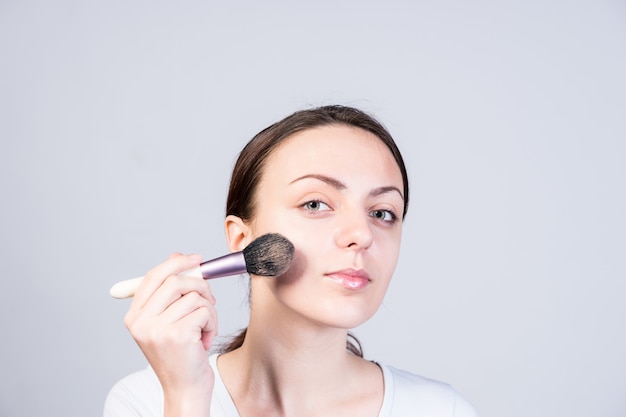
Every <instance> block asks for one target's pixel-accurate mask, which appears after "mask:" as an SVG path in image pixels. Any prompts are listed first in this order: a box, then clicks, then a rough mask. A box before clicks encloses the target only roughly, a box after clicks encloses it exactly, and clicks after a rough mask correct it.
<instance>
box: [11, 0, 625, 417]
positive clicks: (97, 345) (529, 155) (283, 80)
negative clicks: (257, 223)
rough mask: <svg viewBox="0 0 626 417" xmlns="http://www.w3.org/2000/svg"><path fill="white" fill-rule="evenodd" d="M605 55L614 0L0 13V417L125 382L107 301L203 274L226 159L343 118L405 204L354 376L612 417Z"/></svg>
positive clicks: (620, 396) (620, 19) (571, 416)
mask: <svg viewBox="0 0 626 417" xmlns="http://www.w3.org/2000/svg"><path fill="white" fill-rule="evenodd" d="M625 41H626V5H625V3H624V2H623V1H598V0H595V1H594V0H589V1H538V0H531V1H519V2H506V1H485V0H481V1H460V0H459V1H452V0H447V1H446V0H444V1H434V0H433V1H415V2H409V1H387V2H384V3H383V2H374V1H356V0H351V1H343V2H341V1H336V2H330V1H316V2H288V1H276V0H267V1H264V2H248V3H244V2H219V3H218V2H200V1H179V2H174V1H119V0H114V1H99V2H94V1H56V2H46V1H36V0H35V1H19V2H18V1H10V0H2V1H0V138H1V141H2V142H1V143H2V147H1V150H0V189H1V195H0V198H1V205H0V210H1V211H0V236H1V238H0V239H1V241H0V244H1V247H0V297H1V298H0V338H1V339H0V415H1V416H2V417H13V416H39V415H53V416H66V417H72V416H76V417H79V416H80V417H83V416H89V415H100V413H101V409H102V403H103V401H104V397H105V395H106V392H107V390H108V389H109V388H110V387H111V385H112V384H113V383H114V382H115V381H116V380H118V379H119V378H121V377H122V376H124V375H126V374H128V373H130V372H132V371H135V370H137V369H140V368H142V367H143V366H145V360H144V359H143V357H142V355H141V353H140V352H139V349H138V348H137V347H136V346H135V344H134V342H133V341H132V339H131V338H130V336H129V335H128V334H127V332H126V330H125V328H124V326H123V323H122V319H123V316H124V313H125V311H126V309H127V307H128V302H127V301H118V300H113V299H111V298H110V297H109V296H108V289H109V287H110V285H111V284H113V283H114V282H116V281H117V280H120V279H123V278H127V277H131V276H135V275H141V274H143V273H144V272H145V271H146V269H147V268H149V267H151V266H152V265H153V264H155V263H157V262H159V261H161V260H162V259H163V258H165V257H166V256H167V255H168V254H169V253H170V252H173V251H182V252H200V253H202V254H203V255H204V256H205V257H207V258H209V257H215V256H218V255H221V254H223V253H224V252H225V250H226V245H225V243H224V233H223V230H222V218H223V206H224V200H225V193H226V185H227V182H228V178H229V175H230V168H231V167H232V164H233V162H234V159H235V157H236V154H237V152H238V151H239V150H240V148H241V147H242V146H243V145H244V143H245V142H246V141H247V140H248V139H249V138H250V137H252V136H253V135H254V134H255V133H256V132H257V131H259V130H261V129H262V128H264V127H265V126H267V125H268V124H270V123H271V122H274V121H276V120H278V119H280V118H282V117H283V116H285V115H287V114H289V113H291V112H292V111H294V110H297V109H301V108H306V107H309V106H312V105H321V104H328V103H342V104H349V105H354V106H358V107H361V108H363V109H364V110H366V111H368V112H372V113H374V114H375V115H376V116H377V117H379V118H380V119H381V120H382V121H383V122H384V123H385V124H386V125H387V127H388V128H389V129H390V130H391V132H392V134H393V135H394V136H395V137H396V139H397V141H398V143H399V145H400V147H401V149H402V150H403V152H404V155H405V158H406V160H407V163H408V165H409V173H410V179H411V182H412V183H411V185H412V192H413V200H412V203H411V208H410V212H409V215H408V218H407V220H406V222H405V234H404V242H403V244H404V245H403V249H402V254H401V259H400V263H399V265H398V269H397V273H396V275H395V278H394V281H393V282H392V285H391V288H390V290H389V293H388V295H387V297H386V299H385V303H384V305H383V306H382V308H381V310H380V312H379V314H378V315H377V316H376V317H375V318H373V319H372V320H371V321H370V322H368V323H367V324H366V325H364V326H362V327H361V328H359V329H356V333H357V335H358V336H359V337H360V338H361V341H362V342H363V344H364V347H365V353H366V356H367V357H369V358H372V359H376V360H379V361H383V362H387V363H389V364H392V365H395V366H397V367H400V368H404V369H408V370H411V371H413V372H415V373H419V374H423V375H427V376H430V377H432V378H436V379H440V380H444V381H447V382H449V383H451V384H453V385H454V386H455V387H456V388H457V389H458V390H459V391H461V392H462V393H463V394H464V395H465V396H466V397H467V398H468V399H470V400H471V401H472V402H473V403H474V404H475V405H476V407H477V408H478V410H479V411H480V413H481V415H482V416H483V417H486V416H494V417H495V416H510V417H534V416H538V417H539V416H568V417H579V416H580V417H582V416H603V417H607V416H614V417H617V416H621V417H623V416H625V415H626V332H625V330H626V329H625V327H626V326H625V317H626V302H625V298H626V297H625V296H626V280H625V276H626V274H625V273H626V260H625V259H626V256H624V255H625V254H626V221H625V213H626V196H625V192H626V184H625V182H626V181H625V179H626V175H625V174H626V172H625V170H626V168H625V166H626V121H625V120H626V117H625V115H626V81H625V75H624V74H626V43H625ZM213 287H214V291H215V293H216V295H217V297H218V303H219V308H220V309H219V313H220V315H221V320H222V321H221V330H222V333H223V334H227V333H229V332H232V331H234V330H235V329H238V328H239V327H241V326H243V325H245V321H246V315H247V309H246V295H245V292H246V291H245V289H246V283H245V280H244V279H242V278H231V279H222V280H219V281H215V282H214V284H213Z"/></svg>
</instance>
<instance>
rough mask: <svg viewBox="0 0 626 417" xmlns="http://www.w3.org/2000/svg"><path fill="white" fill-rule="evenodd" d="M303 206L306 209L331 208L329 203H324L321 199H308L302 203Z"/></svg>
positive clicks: (320, 209)
mask: <svg viewBox="0 0 626 417" xmlns="http://www.w3.org/2000/svg"><path fill="white" fill-rule="evenodd" d="M302 207H304V208H305V209H307V210H309V211H324V210H330V207H328V204H326V203H322V202H321V201H319V200H311V201H307V202H306V203H304V204H303V205H302Z"/></svg>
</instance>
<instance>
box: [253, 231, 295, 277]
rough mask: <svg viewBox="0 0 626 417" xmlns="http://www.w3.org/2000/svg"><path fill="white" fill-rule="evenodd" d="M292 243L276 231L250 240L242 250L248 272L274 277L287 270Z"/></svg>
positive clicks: (291, 257) (291, 255)
mask: <svg viewBox="0 0 626 417" xmlns="http://www.w3.org/2000/svg"><path fill="white" fill-rule="evenodd" d="M293 253H294V248H293V244H292V243H291V242H290V241H289V240H288V239H287V238H285V237H284V236H282V235H279V234H278V233H268V234H266V235H263V236H260V237H258V238H256V239H255V240H253V241H252V243H250V244H249V245H248V246H246V247H245V248H244V250H243V257H244V259H245V260H246V269H247V270H248V273H250V274H254V275H260V276H264V277H275V276H278V275H280V274H282V273H283V272H285V271H287V269H289V267H290V266H291V262H292V261H293Z"/></svg>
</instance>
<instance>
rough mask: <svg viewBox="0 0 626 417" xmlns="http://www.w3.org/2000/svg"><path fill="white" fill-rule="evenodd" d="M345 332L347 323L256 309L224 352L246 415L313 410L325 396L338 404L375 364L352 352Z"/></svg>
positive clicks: (231, 385) (226, 375) (232, 388)
mask: <svg viewBox="0 0 626 417" xmlns="http://www.w3.org/2000/svg"><path fill="white" fill-rule="evenodd" d="M346 338H347V331H346V330H344V329H334V328H328V327H324V326H320V325H318V324H315V323H311V322H307V321H305V320H301V321H300V322H298V321H297V318H295V317H291V318H290V319H289V320H285V318H284V317H283V318H282V319H281V320H272V319H271V318H269V317H261V316H260V315H255V314H252V316H251V320H250V325H249V327H248V331H247V333H246V338H245V341H244V343H243V345H242V346H241V347H240V348H239V349H237V350H235V351H233V352H230V353H228V354H225V355H222V357H220V360H219V368H220V373H221V374H222V378H223V380H224V383H225V384H226V387H227V388H228V390H229V392H230V394H231V396H232V397H233V399H234V401H235V404H236V405H237V408H238V409H239V410H240V414H241V415H242V416H246V415H249V413H245V412H244V410H246V409H250V410H257V411H258V415H267V416H274V415H277V416H281V415H282V416H285V415H307V414H309V413H307V412H306V411H307V410H310V411H311V415H314V414H315V411H319V410H320V409H322V404H323V403H324V402H326V403H327V406H328V407H329V409H330V410H336V409H337V408H339V407H341V403H342V402H345V401H346V398H350V397H351V396H353V394H352V393H354V392H359V390H362V388H363V387H362V386H361V385H362V381H363V376H364V375H365V376H367V375H372V367H374V368H376V366H375V365H372V364H371V363H369V362H366V361H364V360H362V359H361V358H359V357H357V356H354V355H352V354H350V353H348V352H347V350H346ZM374 372H376V375H378V379H380V375H379V373H380V372H379V371H378V370H376V371H374ZM261 411H263V412H261Z"/></svg>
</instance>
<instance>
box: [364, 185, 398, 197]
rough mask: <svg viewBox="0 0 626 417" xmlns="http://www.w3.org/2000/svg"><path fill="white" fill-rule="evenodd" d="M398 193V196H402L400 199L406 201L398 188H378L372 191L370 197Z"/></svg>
mask: <svg viewBox="0 0 626 417" xmlns="http://www.w3.org/2000/svg"><path fill="white" fill-rule="evenodd" d="M394 191H397V192H398V194H400V198H402V200H404V195H402V191H400V189H399V188H398V187H394V186H391V185H390V186H387V187H378V188H375V189H373V190H372V191H370V197H376V196H377V195H381V194H385V193H391V192H394Z"/></svg>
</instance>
